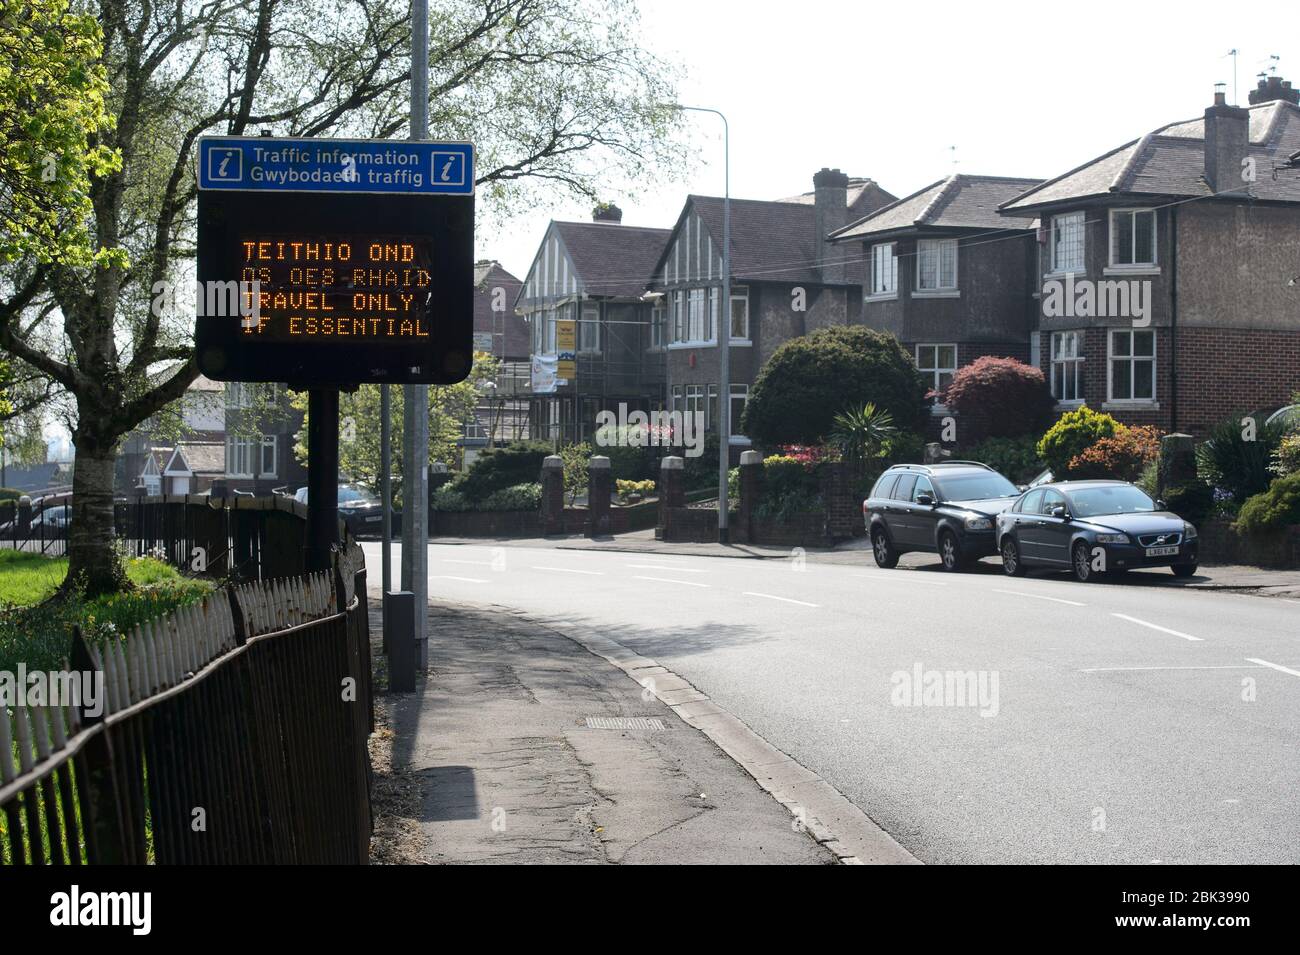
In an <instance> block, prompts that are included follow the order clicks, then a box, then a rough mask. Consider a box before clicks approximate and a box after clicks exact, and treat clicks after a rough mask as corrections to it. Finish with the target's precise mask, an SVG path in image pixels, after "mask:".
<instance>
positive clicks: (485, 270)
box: [474, 259, 530, 358]
mask: <svg viewBox="0 0 1300 955" xmlns="http://www.w3.org/2000/svg"><path fill="white" fill-rule="evenodd" d="M523 284H524V283H523V282H521V281H519V279H517V278H515V277H514V276H513V275H511V274H510V273H509V272H507V271H506V270H505V269H503V268H502V267H501V265H500V263H498V262H495V261H492V260H490V259H488V260H484V261H481V262H475V263H474V331H475V332H477V333H479V334H484V333H489V334H492V335H493V336H494V337H493V339H492V347H493V353H494V354H496V353H497V352H500V354H497V357H498V358H526V357H528V351H529V347H530V338H529V335H528V326H527V325H526V324H525V323H524V320H523V318H522V317H521V316H519V315H516V314H515V308H514V305H515V298H516V297H517V296H518V295H519V290H520V288H522V287H523ZM498 288H500V289H504V290H505V295H504V296H503V297H502V298H501V302H502V304H503V305H504V306H505V311H504V312H494V311H493V310H492V304H493V300H494V298H496V295H495V290H496V289H498ZM503 339H504V343H503Z"/></svg>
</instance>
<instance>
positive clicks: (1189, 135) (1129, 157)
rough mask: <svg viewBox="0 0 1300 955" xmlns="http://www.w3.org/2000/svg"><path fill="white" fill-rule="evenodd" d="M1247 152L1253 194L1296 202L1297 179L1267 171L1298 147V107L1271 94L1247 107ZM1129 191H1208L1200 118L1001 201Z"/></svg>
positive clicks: (1020, 205) (1028, 202) (1022, 206)
mask: <svg viewBox="0 0 1300 955" xmlns="http://www.w3.org/2000/svg"><path fill="white" fill-rule="evenodd" d="M1249 113H1250V132H1249V139H1250V143H1249V148H1248V150H1247V155H1249V156H1252V157H1254V158H1255V159H1256V161H1257V166H1258V170H1259V176H1258V179H1257V180H1256V181H1255V182H1254V183H1251V184H1250V192H1251V194H1252V195H1253V196H1254V197H1255V198H1256V199H1264V200H1272V201H1279V202H1300V180H1297V179H1296V178H1295V177H1287V176H1279V177H1278V178H1277V180H1274V179H1273V178H1272V176H1271V175H1270V174H1269V171H1270V170H1271V169H1272V167H1273V164H1274V163H1279V162H1280V161H1281V160H1282V159H1283V158H1284V157H1286V156H1289V155H1291V154H1292V153H1293V152H1294V151H1296V149H1297V147H1300V107H1297V106H1295V105H1293V104H1291V103H1287V102H1282V101H1279V100H1274V101H1271V102H1268V103H1261V104H1259V105H1258V106H1251V107H1249ZM1115 193H1131V194H1140V195H1156V196H1179V197H1182V196H1187V197H1194V198H1202V197H1208V196H1210V195H1212V194H1213V190H1211V188H1210V185H1209V183H1207V182H1206V181H1205V121H1204V119H1190V120H1186V121H1183V122H1178V123H1171V124H1169V125H1168V126H1162V127H1160V128H1159V129H1156V130H1153V131H1152V132H1150V133H1147V134H1146V135H1145V136H1143V137H1142V138H1141V139H1135V140H1133V141H1132V142H1129V143H1125V144H1124V145H1123V146H1120V147H1119V148H1118V149H1114V150H1112V151H1111V152H1108V153H1106V154H1105V155H1102V156H1099V157H1097V158H1096V159H1093V160H1091V161H1090V162H1087V163H1084V164H1083V165H1082V166H1079V167H1078V168H1077V169H1072V170H1070V171H1069V172H1067V173H1065V174H1064V175H1061V176H1057V177H1056V178H1055V179H1049V180H1048V181H1047V182H1045V183H1043V184H1042V185H1041V186H1038V187H1037V188H1034V189H1030V190H1029V191H1028V192H1026V193H1025V194H1024V195H1022V196H1020V197H1018V198H1016V199H1014V200H1012V201H1010V202H1008V203H1006V204H1005V205H1003V206H1002V210H1003V211H1004V212H1008V213H1015V212H1017V211H1022V210H1023V211H1029V210H1037V209H1039V208H1041V207H1043V206H1046V205H1051V204H1054V203H1061V202H1069V201H1071V200H1075V199H1084V198H1088V197H1094V196H1104V195H1111V194H1115Z"/></svg>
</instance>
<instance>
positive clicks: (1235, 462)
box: [1196, 414, 1286, 504]
mask: <svg viewBox="0 0 1300 955" xmlns="http://www.w3.org/2000/svg"><path fill="white" fill-rule="evenodd" d="M1249 419H1253V420H1254V421H1258V422H1262V421H1263V420H1264V416H1263V415H1248V414H1234V415H1232V416H1231V417H1229V418H1227V419H1225V420H1223V421H1221V422H1219V423H1218V424H1217V425H1215V426H1214V427H1213V428H1211V429H1210V433H1209V435H1208V436H1207V437H1206V439H1205V440H1204V441H1203V442H1201V444H1200V445H1199V446H1198V447H1197V448H1196V469H1197V472H1198V473H1199V475H1200V476H1201V478H1202V479H1203V480H1205V481H1207V482H1208V483H1210V484H1212V485H1213V486H1215V487H1217V488H1221V489H1223V490H1224V491H1226V492H1227V493H1228V494H1229V495H1231V497H1232V500H1233V501H1234V502H1236V503H1237V504H1244V503H1245V501H1246V499H1247V498H1249V497H1251V496H1253V495H1256V494H1262V493H1263V492H1264V491H1266V490H1268V488H1269V484H1270V483H1271V482H1272V480H1273V477H1274V474H1273V471H1272V470H1271V467H1272V464H1273V457H1274V454H1275V453H1276V452H1277V450H1278V448H1279V447H1280V446H1281V444H1282V438H1283V436H1284V435H1285V433H1286V432H1285V429H1284V426H1283V425H1280V424H1276V423H1275V424H1272V425H1265V424H1259V425H1256V426H1254V427H1253V429H1252V428H1251V427H1250V426H1248V425H1243V424H1242V421H1243V420H1249ZM1248 437H1249V438H1251V440H1247V438H1248Z"/></svg>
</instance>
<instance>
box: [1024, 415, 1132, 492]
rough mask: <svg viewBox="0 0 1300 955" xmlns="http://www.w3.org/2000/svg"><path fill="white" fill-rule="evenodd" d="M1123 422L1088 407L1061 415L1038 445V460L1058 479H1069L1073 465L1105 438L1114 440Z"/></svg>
mask: <svg viewBox="0 0 1300 955" xmlns="http://www.w3.org/2000/svg"><path fill="white" fill-rule="evenodd" d="M1119 428H1120V423H1119V422H1118V421H1116V420H1115V419H1114V418H1112V417H1111V416H1110V415H1108V414H1099V413H1098V412H1096V411H1093V410H1092V409H1091V408H1089V407H1088V406H1087V405H1084V406H1083V407H1082V408H1078V409H1076V410H1074V411H1067V412H1066V413H1065V414H1063V415H1061V417H1060V419H1059V420H1058V421H1057V422H1056V424H1054V425H1052V426H1051V427H1050V428H1048V429H1047V433H1046V434H1044V435H1043V437H1042V439H1041V440H1040V441H1039V442H1038V457H1039V458H1040V459H1041V460H1042V462H1043V463H1044V464H1045V465H1047V467H1049V468H1051V469H1052V474H1053V475H1054V476H1055V477H1056V478H1057V479H1058V480H1059V479H1061V478H1066V477H1069V476H1070V462H1071V461H1073V460H1074V459H1075V458H1076V457H1078V456H1079V455H1080V454H1082V453H1083V452H1084V451H1085V450H1086V449H1087V448H1088V447H1089V446H1090V445H1093V444H1096V443H1097V442H1098V441H1100V440H1101V439H1102V438H1113V437H1114V436H1115V432H1116V431H1118V430H1119Z"/></svg>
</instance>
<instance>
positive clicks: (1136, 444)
mask: <svg viewBox="0 0 1300 955" xmlns="http://www.w3.org/2000/svg"><path fill="white" fill-rule="evenodd" d="M1159 457H1160V431H1159V429H1157V428H1155V427H1152V426H1150V425H1146V426H1142V427H1137V428H1129V427H1125V426H1124V425H1120V426H1119V428H1118V429H1117V430H1116V432H1115V434H1114V435H1112V436H1111V437H1109V438H1101V439H1099V440H1098V441H1097V443H1096V444H1093V445H1091V446H1090V447H1087V448H1084V449H1083V451H1081V452H1080V453H1079V454H1076V455H1075V456H1074V457H1073V458H1071V459H1070V464H1069V468H1070V472H1069V473H1070V477H1072V478H1080V479H1084V478H1117V479H1118V480H1121V481H1136V480H1138V478H1140V477H1141V476H1142V472H1143V471H1144V470H1145V469H1146V467H1147V466H1148V465H1149V464H1153V463H1154V462H1156V461H1157V460H1158V459H1159Z"/></svg>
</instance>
